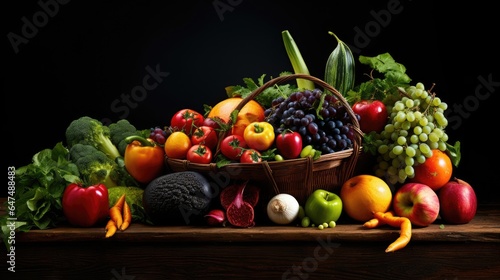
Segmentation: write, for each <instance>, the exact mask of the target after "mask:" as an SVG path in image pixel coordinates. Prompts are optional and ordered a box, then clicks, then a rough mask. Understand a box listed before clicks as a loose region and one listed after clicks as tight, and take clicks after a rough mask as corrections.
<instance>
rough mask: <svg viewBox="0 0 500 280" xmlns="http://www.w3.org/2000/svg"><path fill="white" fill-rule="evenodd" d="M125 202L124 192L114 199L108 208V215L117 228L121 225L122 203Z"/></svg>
mask: <svg viewBox="0 0 500 280" xmlns="http://www.w3.org/2000/svg"><path fill="white" fill-rule="evenodd" d="M124 204H125V194H122V196H120V198H119V199H118V200H117V201H116V203H115V205H113V206H112V207H111V208H109V216H110V217H111V220H113V221H114V222H115V224H116V226H117V227H118V228H120V227H121V226H122V223H123V214H122V211H123V205H124Z"/></svg>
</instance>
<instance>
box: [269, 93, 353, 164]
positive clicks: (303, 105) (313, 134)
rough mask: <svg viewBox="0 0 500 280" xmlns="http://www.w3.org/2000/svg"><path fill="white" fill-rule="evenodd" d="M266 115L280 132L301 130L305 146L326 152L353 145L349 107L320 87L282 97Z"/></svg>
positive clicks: (275, 101) (273, 103) (277, 131)
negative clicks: (347, 108)
mask: <svg viewBox="0 0 500 280" xmlns="http://www.w3.org/2000/svg"><path fill="white" fill-rule="evenodd" d="M264 114H265V116H266V121H267V122H269V123H271V124H272V125H273V126H274V128H275V133H276V134H279V133H282V132H283V131H284V130H286V129H288V130H292V131H297V132H299V133H300V135H301V136H302V145H303V147H305V146H307V145H312V146H313V148H314V149H316V150H318V151H321V153H322V154H330V153H333V152H336V151H341V150H345V149H349V148H352V140H351V139H352V135H353V131H352V130H351V129H350V126H351V119H350V118H349V115H348V113H347V110H346V108H345V106H344V105H343V104H342V102H340V101H339V99H338V98H337V97H336V96H334V95H328V94H323V92H322V91H321V90H320V89H314V90H304V91H297V92H294V93H292V94H291V95H290V96H289V97H288V98H284V97H278V98H276V99H274V100H273V101H272V106H271V107H270V108H267V109H266V110H265V113H264Z"/></svg>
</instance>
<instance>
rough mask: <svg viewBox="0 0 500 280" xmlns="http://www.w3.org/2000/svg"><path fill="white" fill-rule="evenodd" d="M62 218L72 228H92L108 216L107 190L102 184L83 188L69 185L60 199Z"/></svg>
mask: <svg viewBox="0 0 500 280" xmlns="http://www.w3.org/2000/svg"><path fill="white" fill-rule="evenodd" d="M62 207H63V212H64V216H65V217H66V219H67V220H68V222H69V223H71V224H72V225H74V226H80V227H92V226H94V225H96V224H97V223H99V222H102V221H104V220H106V218H107V217H108V215H109V196H108V189H107V188H106V186H105V185H104V184H98V185H93V186H89V187H84V186H82V185H80V184H76V183H72V184H69V185H68V186H67V187H66V189H65V190H64V193H63V197H62Z"/></svg>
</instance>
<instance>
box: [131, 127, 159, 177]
mask: <svg viewBox="0 0 500 280" xmlns="http://www.w3.org/2000/svg"><path fill="white" fill-rule="evenodd" d="M125 141H126V142H127V143H128V145H127V148H126V149H125V154H124V156H123V160H124V163H125V168H126V169H127V171H128V172H129V173H130V175H131V176H132V177H134V179H135V180H137V182H139V183H142V184H147V183H149V182H150V181H152V180H153V179H155V178H156V177H158V176H160V175H161V174H162V173H163V171H164V167H165V163H164V161H165V150H164V149H163V147H161V146H160V145H158V144H157V143H155V142H154V141H153V140H151V139H145V138H143V137H140V136H136V135H133V136H129V137H127V138H126V139H125Z"/></svg>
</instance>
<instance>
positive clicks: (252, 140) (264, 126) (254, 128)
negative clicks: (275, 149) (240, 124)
mask: <svg viewBox="0 0 500 280" xmlns="http://www.w3.org/2000/svg"><path fill="white" fill-rule="evenodd" d="M274 137H275V135H274V127H273V125H272V124H270V123H268V122H252V123H250V124H249V125H248V126H247V127H246V128H245V131H244V132H243V138H244V139H245V142H246V143H247V145H248V147H249V148H252V149H255V150H257V151H265V150H267V149H269V148H270V147H271V146H272V145H273V143H274Z"/></svg>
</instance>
